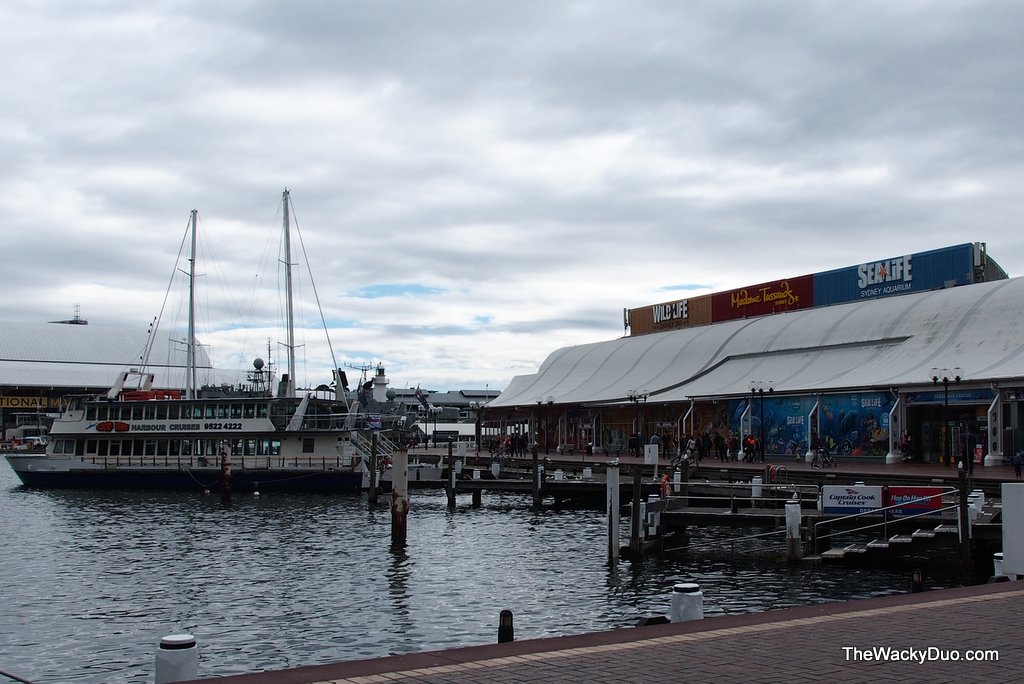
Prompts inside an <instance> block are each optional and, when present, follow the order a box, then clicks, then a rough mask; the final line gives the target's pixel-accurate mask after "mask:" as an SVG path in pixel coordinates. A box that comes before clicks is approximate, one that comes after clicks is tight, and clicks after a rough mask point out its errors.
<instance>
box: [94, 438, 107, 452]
mask: <svg viewBox="0 0 1024 684" xmlns="http://www.w3.org/2000/svg"><path fill="white" fill-rule="evenodd" d="M109 453H110V440H107V439H101V440H100V441H99V444H97V445H96V455H97V456H106V455H108V454H109Z"/></svg>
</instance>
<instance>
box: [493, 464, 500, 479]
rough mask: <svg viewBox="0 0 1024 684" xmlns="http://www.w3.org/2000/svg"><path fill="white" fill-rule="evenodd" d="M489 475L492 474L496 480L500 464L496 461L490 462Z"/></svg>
mask: <svg viewBox="0 0 1024 684" xmlns="http://www.w3.org/2000/svg"><path fill="white" fill-rule="evenodd" d="M491 475H493V476H494V479H495V480H497V479H498V476H500V475H501V464H500V463H498V462H497V461H495V462H494V463H492V464H491Z"/></svg>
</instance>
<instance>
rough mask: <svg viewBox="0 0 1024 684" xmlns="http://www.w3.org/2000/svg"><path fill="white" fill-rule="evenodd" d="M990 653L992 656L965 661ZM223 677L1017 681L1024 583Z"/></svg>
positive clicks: (289, 682)
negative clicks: (887, 653)
mask: <svg viewBox="0 0 1024 684" xmlns="http://www.w3.org/2000/svg"><path fill="white" fill-rule="evenodd" d="M844 647H856V648H858V649H862V650H865V651H868V650H870V649H873V648H882V647H891V648H892V649H897V650H900V651H902V653H901V654H900V655H903V656H904V657H907V656H910V655H911V653H910V652H909V649H918V651H920V652H923V653H925V654H926V655H927V654H928V653H929V650H928V649H929V647H934V648H935V649H937V650H936V651H932V652H931V653H932V655H934V656H935V657H937V658H945V657H946V655H947V654H949V653H951V652H952V654H954V656H953V657H956V656H959V657H960V658H961V660H959V661H951V660H948V659H943V660H931V661H926V662H923V663H922V662H911V661H895V660H889V661H868V660H856V659H854V658H853V652H852V651H850V650H844ZM973 650H994V651H995V653H996V654H998V660H997V661H994V660H988V661H984V662H977V661H973V660H970V661H969V660H968V657H969V656H970V655H973V654H969V653H968V651H973ZM217 681H218V682H221V683H223V684H311V683H317V684H328V683H331V684H372V683H383V682H408V683H409V684H416V683H423V684H427V683H430V684H446V683H462V682H475V683H480V684H490V683H492V682H493V683H497V682H558V683H562V682H585V683H586V684H603V683H605V682H607V683H608V684H620V683H621V682H646V683H652V682H700V683H702V684H703V683H719V682H721V683H723V684H730V683H733V682H736V683H739V682H742V683H743V684H748V683H751V682H784V683H785V684H801V683H802V682H808V683H810V682H814V683H818V682H851V683H852V682H856V683H858V684H862V683H863V682H872V683H875V682H878V683H884V682H900V683H905V682H929V683H935V684H938V683H942V682H956V683H957V684H966V683H969V682H985V683H986V684H994V683H996V682H1021V681H1024V582H1021V583H1018V582H1010V583H1002V584H989V585H982V586H975V587H961V588H957V589H944V590H939V591H930V592H925V593H921V594H904V595H900V596H887V597H883V598H875V599H865V600H861V601H851V602H846V603H831V604H825V605H818V606H805V607H801V608H790V609H785V610H778V611H771V612H764V613H751V614H746V615H734V616H724V617H715V618H709V619H706V620H698V621H693V622H683V623H678V624H666V625H653V626H648V627H636V628H626V629H619V630H612V631H606V632H596V633H592V634H583V635H577V636H567V637H557V638H549V639H533V640H526V641H518V642H513V643H507V644H492V645H487V646H473V647H467V648H458V649H452V650H448V651H430V652H425V653H418V654H410V655H402V656H394V657H389V658H374V659H369V660H356V661H349V662H342V663H336V664H331V665H317V666H310V667H303V668H297V669H294V670H284V671H277V672H265V673H259V674H250V675H238V676H232V677H223V678H220V679H218V680H217Z"/></svg>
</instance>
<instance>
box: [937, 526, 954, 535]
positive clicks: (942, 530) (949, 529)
mask: <svg viewBox="0 0 1024 684" xmlns="http://www.w3.org/2000/svg"><path fill="white" fill-rule="evenodd" d="M935 531H936V532H937V533H938V534H956V533H958V532H959V531H960V528H958V527H957V526H956V525H939V526H938V527H936V528H935Z"/></svg>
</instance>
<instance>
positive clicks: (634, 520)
mask: <svg viewBox="0 0 1024 684" xmlns="http://www.w3.org/2000/svg"><path fill="white" fill-rule="evenodd" d="M640 477H641V476H640V464H639V463H637V464H636V465H634V466H633V506H632V510H631V511H630V515H629V553H630V555H631V556H632V557H633V558H634V559H636V558H640V557H641V556H642V555H643V552H644V542H643V536H642V535H641V533H640V530H641V525H640V523H641V520H640V489H641V486H642V481H641V479H640Z"/></svg>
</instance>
